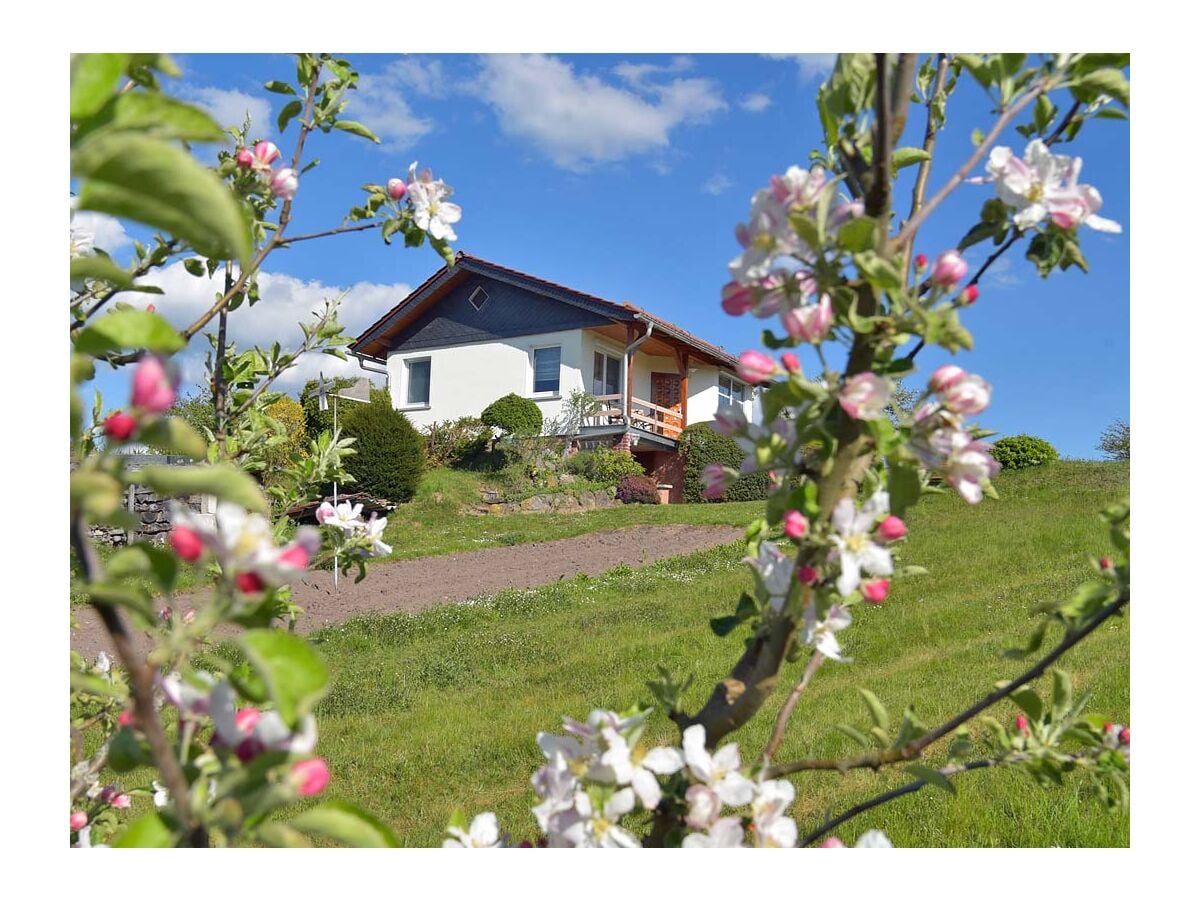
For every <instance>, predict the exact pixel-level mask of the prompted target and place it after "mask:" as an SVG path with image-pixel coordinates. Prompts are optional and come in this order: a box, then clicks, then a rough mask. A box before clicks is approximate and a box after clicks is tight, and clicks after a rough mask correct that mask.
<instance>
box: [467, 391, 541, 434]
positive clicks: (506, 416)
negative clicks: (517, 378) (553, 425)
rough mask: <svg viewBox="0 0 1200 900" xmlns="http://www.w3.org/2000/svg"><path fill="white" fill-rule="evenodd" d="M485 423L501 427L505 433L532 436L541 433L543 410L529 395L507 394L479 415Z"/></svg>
mask: <svg viewBox="0 0 1200 900" xmlns="http://www.w3.org/2000/svg"><path fill="white" fill-rule="evenodd" d="M479 418H480V420H481V421H482V422H483V424H484V425H491V426H492V427H494V428H499V429H500V430H501V431H503V432H504V433H505V434H511V435H516V436H518V437H531V436H533V435H535V434H539V433H541V430H542V411H541V410H540V409H538V405H537V404H536V403H534V402H533V401H532V400H530V399H529V398H528V397H518V396H517V395H516V394H505V395H504V396H503V397H501V398H500V399H499V400H496V401H494V402H493V403H492V404H491V405H490V406H488V408H487V409H485V410H484V411H483V412H482V413H480V415H479Z"/></svg>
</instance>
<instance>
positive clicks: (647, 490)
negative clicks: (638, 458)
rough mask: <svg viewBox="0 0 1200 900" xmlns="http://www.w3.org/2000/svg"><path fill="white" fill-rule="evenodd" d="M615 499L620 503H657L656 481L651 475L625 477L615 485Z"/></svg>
mask: <svg viewBox="0 0 1200 900" xmlns="http://www.w3.org/2000/svg"><path fill="white" fill-rule="evenodd" d="M617 499H618V500H620V501H621V502H622V503H657V502H658V479H656V478H654V477H653V476H652V475H626V476H625V477H624V478H622V479H621V480H620V481H619V482H618V483H617Z"/></svg>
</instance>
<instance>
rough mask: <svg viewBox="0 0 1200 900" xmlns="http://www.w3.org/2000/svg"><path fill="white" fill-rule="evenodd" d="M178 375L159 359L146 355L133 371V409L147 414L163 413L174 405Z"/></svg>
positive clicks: (152, 355) (172, 368)
mask: <svg viewBox="0 0 1200 900" xmlns="http://www.w3.org/2000/svg"><path fill="white" fill-rule="evenodd" d="M178 385H179V374H178V373H177V372H176V371H174V367H172V366H168V365H167V364H166V363H165V362H164V361H163V360H162V359H161V358H160V357H158V356H155V355H154V354H147V355H145V356H143V357H142V358H141V360H140V361H139V362H138V364H137V368H136V369H134V371H133V393H132V396H131V402H132V403H133V405H134V407H136V408H137V409H139V410H141V411H142V412H147V413H165V412H166V411H167V410H169V409H170V408H171V407H172V406H174V405H175V396H176V388H177V387H178Z"/></svg>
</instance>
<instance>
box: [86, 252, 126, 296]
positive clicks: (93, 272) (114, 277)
mask: <svg viewBox="0 0 1200 900" xmlns="http://www.w3.org/2000/svg"><path fill="white" fill-rule="evenodd" d="M71 280H72V281H85V280H86V281H107V282H108V283H109V284H112V285H114V286H116V287H119V288H126V287H129V285H131V284H133V280H132V279H131V278H130V277H129V273H128V272H126V271H125V270H124V269H123V268H121V267H120V266H118V265H117V264H116V263H115V262H113V261H112V260H111V259H109V258H108V257H107V256H100V255H98V254H97V255H96V256H80V257H76V258H75V259H73V260H71Z"/></svg>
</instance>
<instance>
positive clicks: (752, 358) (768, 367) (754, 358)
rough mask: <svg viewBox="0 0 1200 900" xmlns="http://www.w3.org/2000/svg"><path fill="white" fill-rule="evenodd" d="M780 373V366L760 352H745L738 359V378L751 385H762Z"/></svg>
mask: <svg viewBox="0 0 1200 900" xmlns="http://www.w3.org/2000/svg"><path fill="white" fill-rule="evenodd" d="M777 372H779V365H778V364H777V363H776V362H775V360H774V359H772V358H771V357H770V356H768V355H767V354H765V353H762V352H761V351H758V350H744V351H742V354H741V356H739V357H738V369H737V375H738V378H740V379H742V381H745V382H747V383H749V384H761V383H762V382H764V381H767V380H768V379H769V378H771V377H772V376H773V375H775V374H776V373H777Z"/></svg>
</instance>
